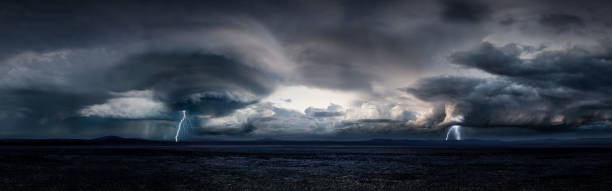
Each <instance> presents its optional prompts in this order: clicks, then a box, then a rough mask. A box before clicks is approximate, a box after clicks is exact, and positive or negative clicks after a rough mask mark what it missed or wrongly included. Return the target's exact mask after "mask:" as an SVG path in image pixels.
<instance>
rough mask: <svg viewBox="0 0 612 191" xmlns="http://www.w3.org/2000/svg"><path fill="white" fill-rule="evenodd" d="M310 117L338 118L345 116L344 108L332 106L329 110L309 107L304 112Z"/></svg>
mask: <svg viewBox="0 0 612 191" xmlns="http://www.w3.org/2000/svg"><path fill="white" fill-rule="evenodd" d="M304 113H306V115H308V116H310V117H338V116H343V115H344V112H343V111H342V106H340V105H335V104H331V105H330V106H328V107H327V109H320V108H314V107H308V108H306V110H305V111H304Z"/></svg>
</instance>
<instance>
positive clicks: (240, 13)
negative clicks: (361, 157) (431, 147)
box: [0, 0, 612, 140]
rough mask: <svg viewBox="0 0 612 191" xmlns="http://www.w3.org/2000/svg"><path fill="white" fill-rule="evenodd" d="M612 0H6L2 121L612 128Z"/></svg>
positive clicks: (341, 131) (72, 130)
mask: <svg viewBox="0 0 612 191" xmlns="http://www.w3.org/2000/svg"><path fill="white" fill-rule="evenodd" d="M611 12H612V2H611V1H603V0H602V1H594V0H592V1H589V0H585V1H579V2H578V1H562V0H536V1H533V0H496V1H492V0H491V1H486V0H469V1H461V0H432V1H429V0H428V1H426V0H422V1H411V0H404V1H393V0H389V1H365V0H345V1H333V0H332V1H328V0H326V1H316V0H307V1H306V0H304V1H298V0H292V1H267V0H263V1H262V0H243V1H234V0H228V1H161V0H147V1H144V0H134V1H113V0H111V1H88V0H85V1H76V0H75V1H59V0H52V1H32V0H20V1H2V2H0V28H1V29H2V30H0V42H1V43H0V138H92V137H100V136H109V135H114V136H122V137H135V138H144V139H157V140H173V139H174V136H175V132H176V131H177V124H178V122H179V120H180V118H181V113H180V111H182V110H185V111H186V112H187V115H188V117H189V119H190V124H191V126H190V127H189V130H188V131H187V132H188V135H185V136H187V137H189V138H193V139H197V138H202V139H208V138H213V139H217V138H218V139H250V138H276V139H363V138H402V139H442V138H444V136H445V135H446V130H447V129H448V128H449V127H450V126H451V125H461V126H462V127H463V128H462V130H463V131H465V132H462V136H463V137H464V138H474V139H476V138H493V139H516V138H543V137H545V138H592V137H609V136H611V135H612V131H611V130H612V123H611V122H610V120H612V75H610V74H611V73H612V46H611V45H610V44H611V43H612V38H611V37H612V15H610V13H611Z"/></svg>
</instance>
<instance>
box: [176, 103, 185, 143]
mask: <svg viewBox="0 0 612 191" xmlns="http://www.w3.org/2000/svg"><path fill="white" fill-rule="evenodd" d="M181 112H182V113H183V118H181V121H180V122H179V124H178V127H177V130H176V135H175V136H174V142H178V137H179V133H181V127H182V126H183V121H185V118H186V117H187V111H185V110H182V111H181Z"/></svg>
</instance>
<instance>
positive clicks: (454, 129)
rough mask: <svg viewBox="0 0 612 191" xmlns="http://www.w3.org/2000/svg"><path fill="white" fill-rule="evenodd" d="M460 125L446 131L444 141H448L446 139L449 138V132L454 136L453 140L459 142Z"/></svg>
mask: <svg viewBox="0 0 612 191" xmlns="http://www.w3.org/2000/svg"><path fill="white" fill-rule="evenodd" d="M460 130H461V125H453V126H451V128H450V129H448V132H447V133H446V139H445V140H446V141H448V137H449V136H450V134H451V132H452V133H453V135H455V140H461V131H460Z"/></svg>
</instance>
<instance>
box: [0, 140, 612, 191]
mask: <svg viewBox="0 0 612 191" xmlns="http://www.w3.org/2000/svg"><path fill="white" fill-rule="evenodd" d="M610 189H612V147H610V146H605V145H604V146H601V145H599V146H593V145H584V146H573V145H569V146H567V147H566V146H563V145H562V146H550V145H543V146H533V145H531V146H524V147H523V146H521V147H509V146H488V147H481V146H456V145H432V146H427V145H426V144H425V145H423V144H422V145H416V146H415V145H397V144H395V145H384V144H382V145H381V144H353V145H334V144H314V145H302V144H286V145H274V144H265V145H248V144H238V145H228V144H216V145H202V144H196V145H171V144H166V145H163V144H162V145H142V146H137V145H130V144H121V145H68V146H61V145H55V146H41V145H25V146H24V145H17V146H14V145H10V144H9V145H6V144H5V145H2V144H0V190H610Z"/></svg>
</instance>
